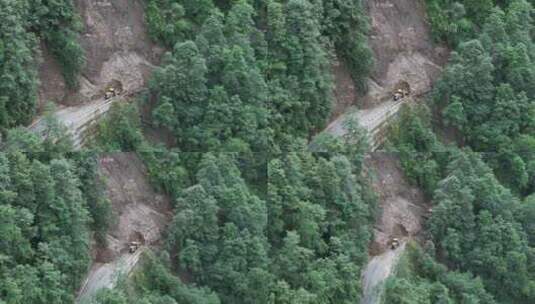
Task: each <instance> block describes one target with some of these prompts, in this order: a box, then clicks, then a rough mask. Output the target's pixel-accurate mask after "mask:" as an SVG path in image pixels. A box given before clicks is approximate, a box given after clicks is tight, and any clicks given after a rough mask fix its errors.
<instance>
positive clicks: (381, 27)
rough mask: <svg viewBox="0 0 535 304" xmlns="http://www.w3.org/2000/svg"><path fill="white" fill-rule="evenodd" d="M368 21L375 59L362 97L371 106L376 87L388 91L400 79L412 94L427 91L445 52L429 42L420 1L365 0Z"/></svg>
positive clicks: (442, 61)
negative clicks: (369, 82) (409, 87)
mask: <svg viewBox="0 0 535 304" xmlns="http://www.w3.org/2000/svg"><path fill="white" fill-rule="evenodd" d="M365 2H366V7H367V9H368V13H369V16H370V23H371V35H370V40H369V43H370V46H371V47H372V49H373V52H374V54H375V59H376V65H375V69H374V72H373V73H372V82H371V84H370V87H371V90H370V94H369V95H368V96H369V97H371V98H367V99H365V101H366V104H368V105H369V106H373V105H374V104H375V103H377V102H380V101H381V99H382V98H374V95H376V94H377V93H378V92H377V90H378V86H379V87H381V88H383V89H384V90H385V91H387V92H388V93H390V91H391V90H392V88H393V87H394V86H395V85H396V84H397V83H398V82H399V81H401V80H404V81H407V82H408V83H409V84H410V86H411V89H412V91H413V92H414V94H415V95H419V94H422V93H425V92H427V91H428V90H429V89H430V88H431V85H432V83H433V81H434V80H435V79H436V78H437V77H438V75H439V74H440V70H441V68H440V66H441V65H443V64H444V63H445V62H446V61H447V59H448V55H449V52H448V50H447V49H445V48H443V47H436V46H435V45H434V44H433V41H432V39H431V35H430V32H429V25H428V24H427V19H426V18H427V16H426V13H425V12H426V9H425V6H424V3H423V1H421V0H375V1H370V0H368V1H365Z"/></svg>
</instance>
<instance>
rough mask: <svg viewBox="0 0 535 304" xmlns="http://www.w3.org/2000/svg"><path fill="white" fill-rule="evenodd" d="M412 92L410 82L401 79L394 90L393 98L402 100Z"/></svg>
mask: <svg viewBox="0 0 535 304" xmlns="http://www.w3.org/2000/svg"><path fill="white" fill-rule="evenodd" d="M410 94H411V87H410V85H409V83H408V82H406V81H403V80H402V81H400V82H398V83H397V84H396V86H395V87H394V92H393V93H392V98H393V99H394V101H398V100H401V99H403V98H405V97H407V96H409V95H410Z"/></svg>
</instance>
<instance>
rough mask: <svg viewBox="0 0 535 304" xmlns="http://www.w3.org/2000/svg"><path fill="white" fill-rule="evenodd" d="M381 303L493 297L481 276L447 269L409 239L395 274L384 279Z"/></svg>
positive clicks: (473, 300)
mask: <svg viewBox="0 0 535 304" xmlns="http://www.w3.org/2000/svg"><path fill="white" fill-rule="evenodd" d="M384 301H385V303H389V304H390V303H392V304H413V303H422V304H431V303H437V304H455V303H459V304H460V303H488V304H494V303H496V301H495V300H494V298H493V297H492V295H490V294H489V293H488V292H487V291H485V288H484V286H483V284H482V282H481V279H479V278H474V277H473V276H472V275H471V274H469V273H461V272H449V271H448V270H447V268H446V267H445V266H444V265H442V264H439V263H437V262H436V261H435V260H434V259H433V257H432V256H431V255H429V254H428V253H426V252H424V251H423V250H422V249H421V248H420V247H419V246H418V245H416V244H414V243H410V244H409V246H408V249H407V252H406V253H405V254H404V256H403V257H402V258H401V261H400V263H399V265H398V270H397V274H396V276H395V277H394V278H390V279H389V280H388V281H387V283H386V291H385V299H384Z"/></svg>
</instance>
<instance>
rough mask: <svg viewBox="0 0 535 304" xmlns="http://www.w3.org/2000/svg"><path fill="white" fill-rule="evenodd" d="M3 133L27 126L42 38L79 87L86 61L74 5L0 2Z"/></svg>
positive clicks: (0, 122) (0, 120)
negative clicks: (0, 21)
mask: <svg viewBox="0 0 535 304" xmlns="http://www.w3.org/2000/svg"><path fill="white" fill-rule="evenodd" d="M0 19H1V20H3V21H2V24H1V25H0V128H2V129H3V128H9V127H13V126H16V125H21V124H28V123H29V122H30V121H31V119H32V117H33V115H34V113H35V106H36V101H37V84H38V82H37V81H38V80H37V68H38V63H39V57H40V52H39V51H38V48H39V43H38V38H39V39H42V40H44V42H45V43H46V45H47V46H48V47H49V48H50V50H51V52H52V53H53V54H54V55H55V56H56V58H57V59H58V61H59V63H60V64H61V66H62V68H63V74H64V76H65V81H66V82H67V84H69V85H70V86H72V87H74V86H76V84H77V77H78V74H79V73H80V70H81V68H82V66H83V64H84V62H85V59H84V52H83V49H82V48H81V47H80V45H79V43H78V42H77V39H78V35H77V32H78V31H79V28H80V25H79V21H77V16H76V15H75V12H74V6H73V2H72V0H58V1H41V0H37V1H29V0H18V1H11V0H2V1H0Z"/></svg>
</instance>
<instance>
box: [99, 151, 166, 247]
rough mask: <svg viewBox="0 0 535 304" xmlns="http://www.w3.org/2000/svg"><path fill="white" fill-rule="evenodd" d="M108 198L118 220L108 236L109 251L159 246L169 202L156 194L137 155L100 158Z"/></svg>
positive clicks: (111, 155)
mask: <svg viewBox="0 0 535 304" xmlns="http://www.w3.org/2000/svg"><path fill="white" fill-rule="evenodd" d="M100 169H101V172H102V174H103V175H104V178H105V180H106V186H107V193H106V194H107V197H108V198H109V199H110V201H111V203H112V207H113V215H114V217H115V218H117V221H116V222H115V224H114V225H113V227H111V229H110V233H109V235H108V238H107V239H108V249H112V250H113V251H114V253H115V254H119V253H121V252H123V251H124V249H126V247H127V244H128V242H131V241H140V242H141V243H142V244H146V245H157V244H158V241H159V239H160V235H161V233H162V232H163V230H164V228H165V225H166V223H167V222H168V221H169V219H170V217H171V205H170V203H169V199H168V198H167V197H165V196H163V195H161V194H158V193H156V192H155V191H154V189H153V188H152V186H151V185H150V184H149V181H148V180H147V178H148V177H147V175H148V173H147V171H146V168H145V166H144V165H143V163H142V162H141V160H140V159H139V158H138V156H137V155H136V154H135V153H114V154H109V155H105V156H103V157H101V159H100Z"/></svg>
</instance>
